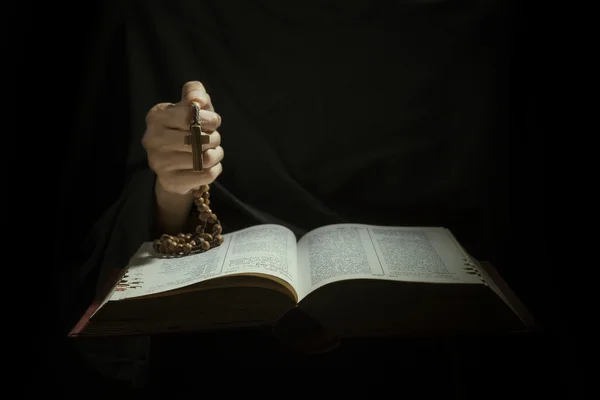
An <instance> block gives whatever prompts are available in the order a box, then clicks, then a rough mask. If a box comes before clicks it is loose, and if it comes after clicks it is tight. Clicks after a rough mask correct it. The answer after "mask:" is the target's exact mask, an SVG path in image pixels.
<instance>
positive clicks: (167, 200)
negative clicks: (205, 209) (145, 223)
mask: <svg viewBox="0 0 600 400" xmlns="http://www.w3.org/2000/svg"><path fill="white" fill-rule="evenodd" d="M154 191H155V195H156V206H157V216H156V217H157V228H158V229H159V230H160V231H161V234H162V233H166V234H170V235H174V234H177V233H180V232H181V231H182V229H184V227H185V226H186V224H187V222H188V219H189V216H190V212H191V209H192V206H193V202H194V198H193V196H192V193H186V194H181V193H175V192H170V191H169V190H167V189H166V188H165V186H164V185H163V184H162V183H161V181H160V179H157V180H156V185H155V189H154Z"/></svg>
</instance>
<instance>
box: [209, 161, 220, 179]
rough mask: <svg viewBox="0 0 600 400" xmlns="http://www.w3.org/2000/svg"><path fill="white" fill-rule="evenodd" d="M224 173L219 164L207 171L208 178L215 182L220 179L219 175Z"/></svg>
mask: <svg viewBox="0 0 600 400" xmlns="http://www.w3.org/2000/svg"><path fill="white" fill-rule="evenodd" d="M222 171H223V169H222V168H221V165H220V163H219V164H217V165H215V166H214V167H212V168H209V169H208V170H207V171H206V177H207V178H208V179H210V180H211V181H214V180H216V179H217V178H218V177H219V175H221V172H222Z"/></svg>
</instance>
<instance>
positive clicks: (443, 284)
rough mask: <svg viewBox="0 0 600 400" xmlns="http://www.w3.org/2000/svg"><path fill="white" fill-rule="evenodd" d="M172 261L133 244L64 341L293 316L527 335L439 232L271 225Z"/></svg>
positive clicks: (496, 281)
mask: <svg viewBox="0 0 600 400" xmlns="http://www.w3.org/2000/svg"><path fill="white" fill-rule="evenodd" d="M223 239H224V240H223V243H222V244H221V245H220V246H219V247H216V248H214V249H211V250H210V251H207V252H204V253H199V254H192V255H188V256H185V257H168V256H163V255H160V254H157V253H155V252H154V251H153V248H152V243H143V244H141V246H140V248H139V250H138V251H137V252H136V253H135V254H134V255H133V256H132V257H131V260H130V262H129V264H128V265H127V266H125V267H124V268H119V269H115V272H116V276H115V279H114V280H112V281H111V282H109V285H108V287H107V290H106V292H104V293H101V294H99V296H98V298H97V301H95V302H94V303H93V304H92V305H90V307H89V309H88V310H87V312H86V313H85V315H83V316H82V318H81V319H80V320H79V322H78V323H77V324H76V326H75V327H74V328H73V329H72V330H71V332H70V333H69V336H71V337H98V336H123V335H138V334H144V335H147V334H164V333H171V332H200V331H209V330H210V331H213V330H218V329H230V328H243V327H265V326H275V325H276V324H277V323H278V321H280V320H281V319H282V318H284V317H285V316H286V315H288V314H289V313H290V312H292V311H293V310H301V311H302V312H303V313H305V314H306V315H308V316H310V318H311V319H313V320H314V321H316V322H317V323H318V324H320V325H321V326H322V327H323V328H324V329H326V330H327V331H330V332H333V333H334V334H335V335H338V336H339V337H342V338H343V337H365V336H381V335H405V334H408V335H410V334H423V333H424V334H436V333H451V334H454V333H497V332H500V333H502V332H507V333H512V332H523V331H527V330H530V329H531V328H532V326H533V322H532V319H531V316H530V315H529V314H528V313H527V310H526V308H525V307H524V306H523V304H522V303H521V302H520V301H519V299H518V298H517V297H516V296H515V295H514V293H513V292H512V291H511V290H510V288H509V287H508V286H507V285H506V283H505V282H504V281H503V280H502V278H501V277H500V275H499V274H498V273H497V271H496V270H495V269H494V268H493V267H492V266H491V265H489V264H486V263H483V262H478V261H477V260H475V259H474V258H473V257H471V256H470V255H469V253H468V252H467V251H466V250H465V249H464V248H463V246H461V245H460V243H459V242H458V241H457V239H456V237H455V236H454V235H453V234H452V233H451V232H450V231H449V230H448V229H446V228H443V227H393V226H376V225H366V224H336V225H328V226H323V227H320V228H317V229H314V230H312V231H310V232H308V233H307V234H305V235H304V236H302V237H300V238H297V237H295V235H294V233H293V232H292V231H291V230H289V229H288V228H286V227H284V226H280V225H274V224H264V225H257V226H252V227H249V228H246V229H242V230H239V231H236V232H231V233H226V234H224V235H223Z"/></svg>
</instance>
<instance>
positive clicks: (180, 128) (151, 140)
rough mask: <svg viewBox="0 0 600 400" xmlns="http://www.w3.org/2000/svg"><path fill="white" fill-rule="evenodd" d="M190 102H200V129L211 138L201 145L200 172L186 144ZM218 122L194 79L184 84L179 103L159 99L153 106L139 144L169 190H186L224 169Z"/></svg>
mask: <svg viewBox="0 0 600 400" xmlns="http://www.w3.org/2000/svg"><path fill="white" fill-rule="evenodd" d="M192 102H196V103H198V104H200V106H201V110H200V123H201V125H202V132H204V133H207V134H209V138H210V141H209V143H208V144H204V145H203V146H202V158H203V167H204V170H203V171H202V172H194V171H193V170H192V168H193V159H192V149H191V146H186V145H185V137H186V136H188V135H189V134H190V124H191V123H192V121H193V118H194V116H193V115H192V114H193V110H192V107H191V103H192ZM219 126H221V117H220V116H219V115H218V114H217V113H216V112H215V110H214V108H213V105H212V103H211V99H210V96H209V95H208V93H206V89H205V88H204V86H203V85H202V84H201V83H200V82H197V81H193V82H188V83H186V84H185V85H183V89H182V91H181V100H180V101H179V103H176V104H173V103H159V104H157V105H155V106H154V107H152V108H151V109H150V111H149V112H148V114H147V115H146V130H145V132H144V136H143V137H142V146H143V147H144V149H145V150H146V153H147V156H148V165H149V166H150V168H151V169H152V170H153V171H154V172H155V173H156V176H157V184H159V185H160V186H162V188H163V189H164V190H166V191H167V192H170V193H177V194H188V193H190V192H191V191H192V190H194V189H196V188H198V187H199V186H201V185H208V184H210V183H212V182H213V181H214V180H215V179H216V178H217V177H218V176H219V175H220V174H221V172H222V171H223V167H222V165H221V161H222V160H223V156H224V152H223V148H222V147H221V135H220V134H219V132H218V131H217V129H218V128H219Z"/></svg>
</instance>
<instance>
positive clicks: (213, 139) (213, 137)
mask: <svg viewBox="0 0 600 400" xmlns="http://www.w3.org/2000/svg"><path fill="white" fill-rule="evenodd" d="M210 136H211V142H212V143H214V144H215V146H217V147H219V146H221V134H220V133H219V132H218V131H214V132H213V133H211V134H210Z"/></svg>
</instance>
